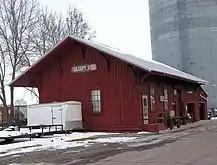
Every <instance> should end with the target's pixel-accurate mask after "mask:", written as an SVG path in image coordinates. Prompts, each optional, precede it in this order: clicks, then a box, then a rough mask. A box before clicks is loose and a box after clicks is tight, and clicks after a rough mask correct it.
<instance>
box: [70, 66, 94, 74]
mask: <svg viewBox="0 0 217 165" xmlns="http://www.w3.org/2000/svg"><path fill="white" fill-rule="evenodd" d="M96 69H97V65H96V64H83V65H76V66H73V67H72V72H73V73H80V72H92V71H95V70H96Z"/></svg>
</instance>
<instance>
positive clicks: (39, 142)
mask: <svg viewBox="0 0 217 165" xmlns="http://www.w3.org/2000/svg"><path fill="white" fill-rule="evenodd" d="M111 134H112V133H103V132H88V133H76V132H75V133H72V134H69V135H60V134H59V135H53V136H51V137H47V138H39V139H37V138H36V139H32V141H29V139H24V140H25V141H22V142H18V143H12V144H6V145H1V147H0V157H2V156H7V155H12V154H18V153H25V152H33V151H40V150H55V149H66V148H69V147H70V148H71V147H81V146H87V145H88V142H89V139H88V138H90V137H94V136H100V135H111ZM80 139H84V140H80ZM116 140H117V141H118V139H116ZM107 141H108V140H107ZM113 141H114V139H113ZM119 141H120V140H119Z"/></svg>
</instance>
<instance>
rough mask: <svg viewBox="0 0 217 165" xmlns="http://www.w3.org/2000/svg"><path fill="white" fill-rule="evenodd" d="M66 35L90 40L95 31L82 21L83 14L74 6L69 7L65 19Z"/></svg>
mask: <svg viewBox="0 0 217 165" xmlns="http://www.w3.org/2000/svg"><path fill="white" fill-rule="evenodd" d="M66 28H67V29H66V34H67V35H73V36H76V37H79V38H83V39H87V40H90V39H91V38H93V37H95V33H96V32H95V31H94V30H93V29H92V28H91V26H90V25H89V23H88V22H87V21H86V20H84V16H83V12H82V11H81V10H78V9H77V8H76V7H75V6H69V9H68V11H67V18H66Z"/></svg>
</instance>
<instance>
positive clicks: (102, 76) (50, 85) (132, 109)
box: [40, 45, 142, 130]
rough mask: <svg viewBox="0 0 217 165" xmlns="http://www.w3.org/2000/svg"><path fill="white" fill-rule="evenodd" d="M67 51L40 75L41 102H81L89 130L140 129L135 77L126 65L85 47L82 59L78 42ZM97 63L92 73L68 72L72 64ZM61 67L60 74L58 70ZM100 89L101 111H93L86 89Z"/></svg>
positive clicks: (139, 111)
mask: <svg viewBox="0 0 217 165" xmlns="http://www.w3.org/2000/svg"><path fill="white" fill-rule="evenodd" d="M72 48H73V49H71V50H70V51H69V52H68V53H67V54H64V55H63V56H62V59H61V61H60V60H58V61H56V63H54V64H53V65H52V66H50V67H48V68H47V69H46V71H44V72H43V74H42V78H41V91H40V101H41V103H45V102H53V101H66V100H77V101H81V102H82V106H83V117H84V121H85V122H86V124H87V126H88V127H89V128H90V129H95V130H105V129H119V130H120V128H122V129H132V130H134V129H142V119H141V117H142V112H141V107H140V104H138V102H139V101H140V98H139V94H138V92H139V91H138V90H135V88H134V87H135V82H136V81H135V76H134V73H133V70H132V69H131V67H130V66H128V65H127V64H125V63H123V62H121V61H120V60H116V59H114V58H110V59H109V63H107V61H106V58H105V56H106V55H102V54H101V53H100V52H98V51H96V50H94V49H91V48H87V47H86V48H85V49H83V50H84V58H83V57H82V53H81V51H80V48H79V45H72ZM91 63H96V64H97V67H98V68H97V70H96V71H95V72H86V73H72V72H71V67H72V66H73V65H74V64H75V65H76V64H91ZM57 64H58V65H59V66H60V67H61V70H62V74H60V71H58V68H57ZM92 89H100V90H101V94H102V98H101V99H102V102H101V104H102V113H101V114H93V113H92V110H91V104H90V103H91V100H90V99H91V98H90V91H91V90H92Z"/></svg>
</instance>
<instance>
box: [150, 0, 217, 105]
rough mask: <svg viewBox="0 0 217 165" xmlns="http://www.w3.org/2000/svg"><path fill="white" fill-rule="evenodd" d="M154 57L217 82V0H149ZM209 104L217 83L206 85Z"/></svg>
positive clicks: (216, 93) (216, 102)
mask: <svg viewBox="0 0 217 165" xmlns="http://www.w3.org/2000/svg"><path fill="white" fill-rule="evenodd" d="M149 8H150V25H151V42H152V58H153V59H154V60H156V61H159V62H163V63H165V64H167V65H170V66H172V67H174V68H177V69H179V70H182V71H185V72H187V73H190V74H193V75H195V76H198V77H201V78H203V79H206V80H208V81H210V82H213V83H214V84H216V85H217V72H216V71H217V0H149ZM205 91H206V92H207V93H208V95H209V100H208V106H209V108H213V107H217V87H208V88H207V87H206V88H205Z"/></svg>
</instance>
